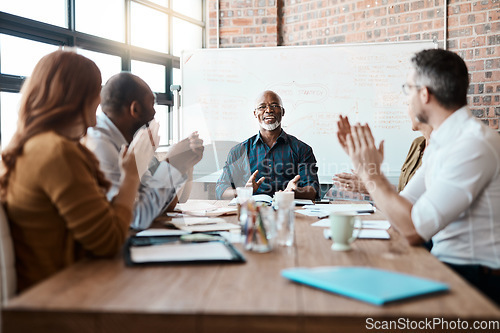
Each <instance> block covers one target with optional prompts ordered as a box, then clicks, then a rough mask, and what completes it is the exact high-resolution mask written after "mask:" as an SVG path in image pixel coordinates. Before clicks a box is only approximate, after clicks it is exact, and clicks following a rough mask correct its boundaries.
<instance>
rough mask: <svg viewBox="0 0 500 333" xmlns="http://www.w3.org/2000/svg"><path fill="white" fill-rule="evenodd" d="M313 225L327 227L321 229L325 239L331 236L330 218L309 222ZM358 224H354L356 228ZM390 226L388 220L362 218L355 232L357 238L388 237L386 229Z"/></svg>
mask: <svg viewBox="0 0 500 333" xmlns="http://www.w3.org/2000/svg"><path fill="white" fill-rule="evenodd" d="M311 225H312V226H313V227H324V228H328V229H325V230H323V235H324V236H325V238H326V239H329V238H332V234H331V231H330V229H329V228H330V219H322V220H319V221H318V222H314V223H313V224H311ZM358 227H359V226H356V228H358ZM390 227H391V224H390V223H389V221H386V220H364V221H361V228H362V229H361V230H359V233H358V234H357V238H363V239H390V238H391V236H390V235H389V233H388V232H387V231H386V230H387V229H389V228H390Z"/></svg>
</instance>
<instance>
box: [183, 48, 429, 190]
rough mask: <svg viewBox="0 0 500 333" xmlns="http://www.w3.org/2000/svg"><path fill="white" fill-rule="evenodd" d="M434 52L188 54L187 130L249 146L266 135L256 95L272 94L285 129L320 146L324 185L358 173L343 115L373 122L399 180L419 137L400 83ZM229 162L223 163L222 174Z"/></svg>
mask: <svg viewBox="0 0 500 333" xmlns="http://www.w3.org/2000/svg"><path fill="white" fill-rule="evenodd" d="M428 48H435V44H434V43H433V42H432V41H418V42H401V43H377V44H352V45H323V46H299V47H296V46H295V47H265V48H240V49H199V50H192V51H184V52H183V53H182V56H181V72H182V90H181V93H182V95H181V97H182V98H181V100H182V103H181V118H180V119H181V125H180V126H181V129H180V132H181V134H182V136H183V137H185V136H187V135H188V134H189V133H191V132H193V131H195V130H197V131H198V132H199V133H200V136H201V137H202V138H203V139H204V140H205V143H207V144H212V143H215V142H218V141H224V142H228V141H234V142H241V141H244V140H246V139H247V138H249V137H251V136H252V135H255V134H256V133H257V131H258V130H259V126H258V123H257V120H256V119H255V118H254V116H253V109H254V108H255V100H256V98H257V96H258V95H259V94H260V93H261V92H262V91H264V90H273V91H275V92H276V93H278V94H279V95H280V97H281V99H282V101H283V106H284V108H285V115H284V117H283V121H282V127H283V129H284V130H285V131H286V132H287V133H289V134H291V135H294V136H296V137H297V138H299V139H300V140H302V141H304V142H305V143H307V144H308V145H310V146H311V147H312V148H313V151H314V154H315V156H316V159H317V161H318V167H319V171H318V172H319V177H320V182H321V183H331V178H332V176H333V175H334V174H335V173H338V172H342V171H350V169H351V168H352V166H351V163H350V160H349V157H348V156H347V155H346V154H345V153H344V151H343V150H342V148H341V147H340V145H339V144H338V141H337V137H336V134H337V125H336V122H337V120H338V116H339V114H343V115H348V116H349V119H350V120H351V123H354V122H361V123H365V122H366V123H368V124H369V125H370V127H371V128H372V131H373V134H374V136H375V139H376V140H377V142H379V141H380V140H385V158H384V164H383V171H384V173H385V174H386V175H387V176H388V177H389V178H390V179H391V181H393V182H397V178H398V177H399V173H400V169H401V165H402V164H403V162H404V159H405V157H406V154H407V152H408V149H409V147H410V144H411V142H412V140H413V139H414V138H415V137H417V136H419V135H420V133H418V132H417V133H415V132H412V130H411V123H410V120H409V117H408V114H407V101H406V96H405V95H404V94H403V92H402V90H401V85H402V84H403V83H405V82H406V75H407V73H408V71H409V69H410V58H411V57H412V55H413V54H414V53H416V52H418V51H420V50H423V49H428ZM219 153H220V152H219ZM225 153H226V152H225ZM223 162H224V161H217V166H216V168H215V169H218V170H219V172H220V168H222V167H223ZM197 172H202V173H203V170H199V169H198V170H197ZM211 172H214V168H212V169H210V168H207V170H206V173H207V174H209V173H211Z"/></svg>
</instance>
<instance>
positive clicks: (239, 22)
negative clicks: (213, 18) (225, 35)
mask: <svg viewBox="0 0 500 333" xmlns="http://www.w3.org/2000/svg"><path fill="white" fill-rule="evenodd" d="M231 22H232V24H233V25H241V26H243V25H252V24H253V19H251V18H235V19H232V20H231Z"/></svg>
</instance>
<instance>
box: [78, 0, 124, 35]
mask: <svg viewBox="0 0 500 333" xmlns="http://www.w3.org/2000/svg"><path fill="white" fill-rule="evenodd" d="M110 13H112V15H110ZM75 28H76V30H77V31H81V32H84V33H87V34H90V35H95V36H99V37H103V38H107V39H112V40H116V41H118V42H124V41H125V7H124V1H123V0H106V1H102V0H76V3H75Z"/></svg>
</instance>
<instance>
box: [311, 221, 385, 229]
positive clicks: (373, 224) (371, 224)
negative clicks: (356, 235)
mask: <svg viewBox="0 0 500 333" xmlns="http://www.w3.org/2000/svg"><path fill="white" fill-rule="evenodd" d="M361 223H362V224H361V225H362V228H363V229H381V230H387V229H389V228H390V227H391V223H390V222H389V221H387V220H364V221H361ZM311 225H312V226H313V227H325V228H330V219H321V220H319V221H317V222H314V223H313V224H311Z"/></svg>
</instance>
